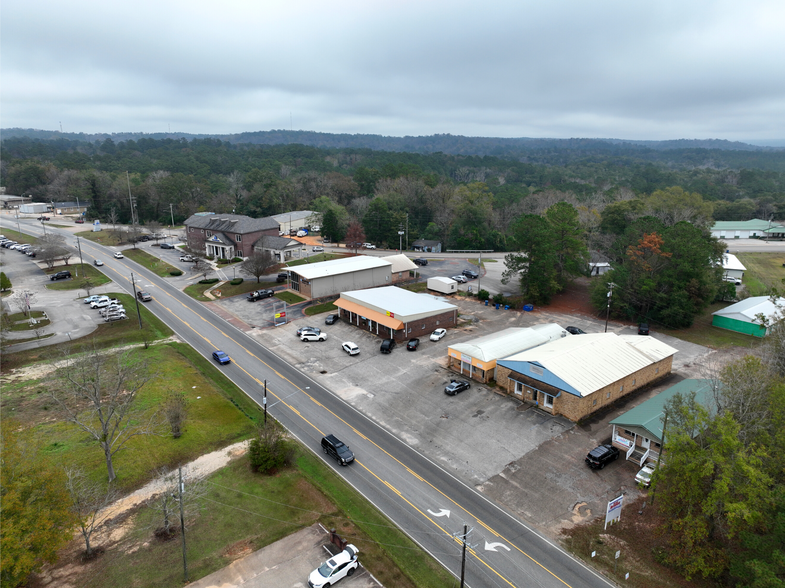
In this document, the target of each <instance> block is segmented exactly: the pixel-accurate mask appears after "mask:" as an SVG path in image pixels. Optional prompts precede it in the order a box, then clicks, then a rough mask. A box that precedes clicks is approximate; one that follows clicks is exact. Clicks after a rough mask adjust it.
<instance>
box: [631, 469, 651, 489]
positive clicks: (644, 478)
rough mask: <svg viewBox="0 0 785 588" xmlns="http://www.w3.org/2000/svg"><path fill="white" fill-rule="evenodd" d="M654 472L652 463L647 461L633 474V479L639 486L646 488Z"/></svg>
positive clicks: (649, 484)
mask: <svg viewBox="0 0 785 588" xmlns="http://www.w3.org/2000/svg"><path fill="white" fill-rule="evenodd" d="M652 474H654V464H651V463H647V464H644V466H643V467H642V468H641V471H639V472H638V473H637V474H635V481H636V482H638V484H640V485H641V486H644V487H646V488H648V487H649V486H651V476H652Z"/></svg>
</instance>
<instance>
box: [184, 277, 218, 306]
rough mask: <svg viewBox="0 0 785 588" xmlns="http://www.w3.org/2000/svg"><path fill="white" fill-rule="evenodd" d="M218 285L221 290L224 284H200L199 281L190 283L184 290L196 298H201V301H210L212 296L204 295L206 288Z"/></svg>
mask: <svg viewBox="0 0 785 588" xmlns="http://www.w3.org/2000/svg"><path fill="white" fill-rule="evenodd" d="M216 286H218V289H219V290H220V289H221V288H222V286H221V285H220V282H216V283H214V284H200V283H199V282H197V283H196V284H190V285H188V286H186V287H185V288H184V289H183V292H185V293H186V294H188V296H190V297H191V298H193V299H194V300H199V301H200V302H209V301H210V300H212V298H208V297H207V296H205V295H204V292H205V290H209V289H210V288H213V287H216Z"/></svg>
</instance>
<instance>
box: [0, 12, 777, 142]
mask: <svg viewBox="0 0 785 588" xmlns="http://www.w3.org/2000/svg"><path fill="white" fill-rule="evenodd" d="M0 17H1V18H2V25H1V26H2V31H1V32H2V40H1V41H0V43H1V47H0V49H2V54H1V55H2V62H0V68H1V70H0V73H1V74H2V79H1V80H0V81H1V82H2V86H1V88H2V89H0V126H2V127H3V128H9V127H23V128H36V129H49V130H57V129H59V128H60V126H61V125H62V129H63V131H66V132H87V133H91V132H124V131H136V132H148V133H155V132H167V131H172V132H187V133H237V132H242V131H257V130H270V129H295V130H298V129H301V130H312V131H321V132H331V133H371V134H382V135H391V136H403V135H431V134H434V133H451V134H454V135H470V136H486V137H557V138H566V137H614V138H622V139H680V138H688V139H705V138H718V139H728V140H739V141H748V142H756V143H761V144H765V143H771V142H774V141H777V140H783V139H785V2H783V0H744V1H742V0H656V1H651V2H637V1H631V0H618V1H616V0H607V1H606V0H600V1H599V2H586V1H585V0H551V1H549V2H544V1H543V0H537V1H536V2H535V1H530V0H509V1H508V0H504V1H493V0H491V1H489V2H479V1H477V0H473V1H471V2H466V1H463V0H449V1H447V0H434V1H429V0H417V1H412V0H387V1H381V2H379V1H374V0H362V1H360V0H357V1H344V0H335V1H333V2H325V1H323V0H320V1H315V0H308V1H298V0H281V1H279V0H247V1H242V0H222V1H220V2H216V1H215V0H213V1H211V2H205V1H203V0H188V1H185V0H184V1H172V0H155V1H153V0H134V1H133V2H130V1H128V2H114V1H112V0H68V1H63V0H3V2H2V12H1V13H0Z"/></svg>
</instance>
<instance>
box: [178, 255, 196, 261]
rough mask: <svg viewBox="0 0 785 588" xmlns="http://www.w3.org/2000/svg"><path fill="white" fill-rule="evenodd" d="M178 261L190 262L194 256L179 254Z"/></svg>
mask: <svg viewBox="0 0 785 588" xmlns="http://www.w3.org/2000/svg"><path fill="white" fill-rule="evenodd" d="M180 261H188V262H191V261H194V258H193V256H192V255H181V256H180Z"/></svg>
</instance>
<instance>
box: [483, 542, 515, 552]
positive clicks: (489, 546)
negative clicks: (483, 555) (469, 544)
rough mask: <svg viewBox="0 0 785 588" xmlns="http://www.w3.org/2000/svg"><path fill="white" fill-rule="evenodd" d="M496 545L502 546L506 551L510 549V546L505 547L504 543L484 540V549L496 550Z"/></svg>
mask: <svg viewBox="0 0 785 588" xmlns="http://www.w3.org/2000/svg"><path fill="white" fill-rule="evenodd" d="M497 547H504V549H506V550H507V551H509V550H510V548H509V547H507V546H506V545H505V544H504V543H488V542H487V541H486V542H485V551H496V548H497Z"/></svg>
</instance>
